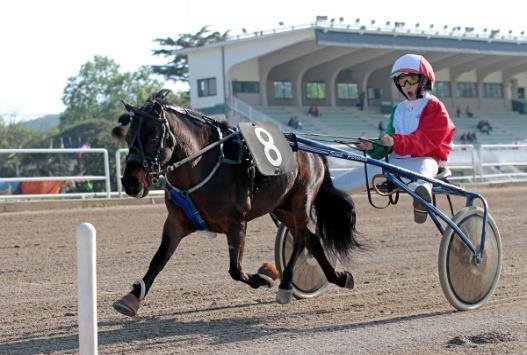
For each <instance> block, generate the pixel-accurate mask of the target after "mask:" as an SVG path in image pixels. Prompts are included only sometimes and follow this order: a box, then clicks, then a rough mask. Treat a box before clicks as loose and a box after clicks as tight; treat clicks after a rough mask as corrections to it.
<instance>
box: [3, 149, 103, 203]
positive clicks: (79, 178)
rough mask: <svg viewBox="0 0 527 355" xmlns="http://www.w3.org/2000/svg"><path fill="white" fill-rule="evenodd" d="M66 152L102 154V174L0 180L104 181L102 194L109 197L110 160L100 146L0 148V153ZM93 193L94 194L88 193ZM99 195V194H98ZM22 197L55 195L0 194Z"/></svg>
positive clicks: (21, 177)
mask: <svg viewBox="0 0 527 355" xmlns="http://www.w3.org/2000/svg"><path fill="white" fill-rule="evenodd" d="M44 153H50V154H68V153H82V154H102V155H103V159H104V175H99V176H98V175H90V176H88V175H82V176H79V175H76V176H28V177H24V176H15V177H0V182H23V181H100V180H104V181H105V182H106V184H105V186H106V192H105V194H104V195H103V196H105V197H107V198H109V197H110V196H111V185H110V162H109V158H108V151H107V150H106V149H102V148H89V149H84V148H62V149H60V148H57V149H55V148H49V149H45V148H43V149H40V148H39V149H0V155H2V154H44ZM59 195H60V196H66V195H67V196H68V197H84V196H85V195H87V194H83V193H71V194H59ZM89 195H94V194H89ZM99 195H100V194H99ZM21 197H23V198H42V197H57V195H56V194H54V195H45V194H44V195H1V196H0V198H2V199H20V198H21Z"/></svg>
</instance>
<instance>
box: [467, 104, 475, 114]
mask: <svg viewBox="0 0 527 355" xmlns="http://www.w3.org/2000/svg"><path fill="white" fill-rule="evenodd" d="M465 114H466V115H467V116H468V117H474V113H473V112H471V111H470V106H468V105H467V107H466V108H465Z"/></svg>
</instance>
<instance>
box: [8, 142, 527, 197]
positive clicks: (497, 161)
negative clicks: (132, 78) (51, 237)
mask: <svg viewBox="0 0 527 355" xmlns="http://www.w3.org/2000/svg"><path fill="white" fill-rule="evenodd" d="M127 152H128V149H118V150H117V151H116V153H115V169H116V171H115V178H116V186H117V192H112V191H111V186H110V179H111V176H110V168H109V159H108V152H107V150H106V149H97V148H96V149H80V148H71V149H0V156H1V155H2V154H20V153H23V154H42V153H50V154H65V153H83V154H84V153H92V154H93V153H99V154H103V157H104V175H101V176H93V175H89V176H87V175H84V176H38V177H18V176H17V177H0V182H15V181H16V182H22V181H58V180H61V181H88V180H92V181H98V180H104V181H105V186H106V188H105V190H106V191H105V192H94V193H65V194H55V195H0V199H21V198H23V199H33V198H43V197H44V198H46V197H52V198H57V197H58V198H64V197H68V198H87V197H106V198H110V197H123V195H124V194H123V191H122V185H121V175H122V164H121V160H122V158H123V154H124V153H127ZM357 164H359V165H360V163H353V162H350V161H348V160H342V159H331V160H330V171H331V172H332V173H333V174H339V173H342V172H343V171H347V170H349V169H351V168H353V167H356V166H358V165H357ZM448 166H449V168H450V169H451V170H452V171H453V172H454V176H452V177H451V178H450V180H451V181H461V182H469V183H480V182H512V181H527V144H499V145H481V146H479V147H474V146H473V145H470V144H463V145H455V146H454V150H453V151H452V154H451V156H450V160H449V162H448ZM151 193H152V194H153V195H157V194H163V191H162V190H154V191H151Z"/></svg>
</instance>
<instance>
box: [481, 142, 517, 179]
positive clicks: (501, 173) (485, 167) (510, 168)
mask: <svg viewBox="0 0 527 355" xmlns="http://www.w3.org/2000/svg"><path fill="white" fill-rule="evenodd" d="M520 167H523V168H524V169H523V171H522V170H521V169H519V168H520ZM525 167H527V144H482V145H481V146H480V147H479V166H478V169H479V174H478V177H479V179H480V181H489V180H490V181H518V180H521V181H524V180H527V172H526V171H527V170H526V169H525Z"/></svg>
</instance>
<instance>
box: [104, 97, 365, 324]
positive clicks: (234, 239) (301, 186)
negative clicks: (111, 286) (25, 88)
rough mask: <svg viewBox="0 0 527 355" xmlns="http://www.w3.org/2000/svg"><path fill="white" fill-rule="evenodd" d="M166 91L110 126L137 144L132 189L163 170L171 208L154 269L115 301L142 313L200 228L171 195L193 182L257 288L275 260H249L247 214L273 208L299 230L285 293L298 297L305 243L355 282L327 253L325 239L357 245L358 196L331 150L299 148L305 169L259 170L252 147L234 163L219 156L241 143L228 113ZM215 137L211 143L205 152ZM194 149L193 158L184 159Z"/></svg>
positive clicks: (206, 217) (266, 281) (243, 276)
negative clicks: (339, 179)
mask: <svg viewBox="0 0 527 355" xmlns="http://www.w3.org/2000/svg"><path fill="white" fill-rule="evenodd" d="M166 94H167V91H166V90H162V91H161V92H159V93H157V94H155V95H152V96H151V97H150V99H149V100H148V101H147V102H146V103H145V104H143V105H142V106H141V107H134V106H131V105H129V104H127V103H125V104H124V105H125V108H126V110H127V111H128V112H127V113H125V114H123V115H122V116H121V117H119V124H118V126H117V127H115V128H114V129H113V130H112V135H113V136H114V137H115V138H117V139H125V140H126V142H127V144H128V147H129V155H128V156H127V162H126V168H125V170H124V174H123V178H122V184H123V186H124V189H125V191H126V193H127V194H128V195H130V196H133V197H137V198H142V197H144V196H146V195H147V194H148V189H149V187H150V186H151V184H152V182H153V181H155V180H157V179H158V178H159V177H160V176H161V177H162V178H163V177H164V178H165V179H166V181H167V190H166V192H165V204H166V208H167V210H168V217H167V219H166V221H165V224H164V227H163V235H162V241H161V245H160V246H159V249H158V250H157V252H156V253H155V255H154V257H153V259H152V261H151V262H150V267H149V268H148V271H147V272H146V274H145V275H144V277H143V278H142V279H141V280H139V281H137V282H135V283H134V284H133V286H132V290H131V291H130V293H128V294H126V295H125V296H123V297H122V298H120V299H119V300H117V301H116V302H115V303H114V308H115V309H116V310H117V311H119V312H120V313H122V314H124V315H127V316H135V315H136V314H137V311H138V309H139V307H140V304H141V300H142V299H143V298H144V296H145V295H146V294H147V293H148V291H149V290H150V287H151V286H152V283H153V282H154V279H155V278H156V276H157V275H158V273H159V272H160V271H161V270H162V269H163V267H164V266H165V265H166V263H167V262H168V260H169V259H170V257H171V256H172V254H173V253H174V251H175V250H176V248H177V246H178V245H179V243H180V242H181V240H182V239H183V238H184V237H185V236H187V235H189V234H191V233H192V232H194V231H196V229H197V228H199V226H196V225H195V223H193V222H191V221H190V219H189V217H187V215H186V214H185V213H184V211H183V209H182V208H181V207H179V206H178V205H177V204H176V203H175V202H174V201H173V199H171V191H172V190H173V189H179V190H184V191H187V195H188V196H189V197H190V199H191V201H192V203H193V204H194V206H195V208H196V210H197V212H198V214H199V215H200V216H201V219H202V222H204V225H206V226H207V229H208V230H209V231H213V232H217V233H224V234H226V235H227V243H228V249H229V256H230V266H229V274H230V275H231V277H232V278H233V279H234V280H238V281H242V282H245V283H247V284H248V285H250V286H251V287H253V288H258V287H260V286H271V285H272V281H273V280H274V279H276V277H277V272H276V269H275V268H274V266H272V265H270V266H269V265H268V267H262V268H260V270H259V272H258V273H255V274H248V273H246V272H244V271H243V269H242V258H243V249H244V244H245V233H246V230H247V222H249V221H250V220H253V219H255V218H257V217H260V216H262V215H265V214H267V213H270V212H272V213H273V214H274V215H275V216H276V218H277V219H278V220H280V221H281V222H282V223H285V225H286V226H287V227H288V228H289V230H290V231H291V232H292V235H293V237H294V246H293V253H292V256H291V259H290V260H289V262H288V264H287V266H286V268H285V270H284V272H283V274H282V281H281V283H280V287H279V291H278V293H277V296H276V299H277V301H278V302H280V303H287V302H289V301H290V299H291V296H292V292H291V281H292V276H293V267H294V264H295V261H296V259H297V257H298V256H299V254H300V253H301V252H302V251H303V249H304V248H307V249H308V251H309V252H310V253H311V254H312V255H313V256H314V257H315V258H316V260H317V261H318V263H319V264H320V266H321V267H322V269H323V270H324V273H325V276H326V278H327V279H328V280H329V281H330V282H332V283H334V284H336V285H338V286H341V287H347V288H353V277H352V275H351V274H350V273H349V272H346V271H343V272H336V271H335V269H334V267H333V266H332V265H331V263H330V262H329V261H328V259H327V258H326V255H325V253H324V248H326V249H328V250H330V251H333V252H335V253H337V254H341V255H347V254H348V252H349V251H350V249H351V248H352V247H355V246H358V243H357V241H356V239H355V234H356V230H355V210H354V205H353V202H352V201H351V199H350V198H349V197H348V196H347V195H345V194H344V193H342V192H341V191H339V190H337V189H335V187H334V186H333V184H332V181H331V177H330V175H329V171H328V167H327V164H326V161H325V159H324V158H322V157H320V156H318V155H315V154H311V153H307V152H302V151H297V152H295V153H294V154H295V158H296V162H297V168H296V169H295V170H294V171H293V172H291V173H288V174H284V175H279V176H263V175H261V174H260V173H258V171H257V170H255V168H254V165H253V160H252V159H251V157H250V154H249V153H248V152H247V150H243V149H241V150H240V151H242V152H243V154H242V159H240V162H239V163H237V164H232V162H231V163H229V164H227V163H225V162H224V161H223V160H222V159H221V156H222V155H223V154H222V151H223V150H228V149H231V150H234V151H236V149H233V148H236V147H243V138H242V137H241V136H240V134H239V132H237V130H236V129H235V128H233V127H229V126H228V125H227V124H226V123H225V122H218V121H216V120H213V119H212V118H209V117H207V116H204V115H202V114H199V113H197V112H194V111H191V110H187V109H183V108H181V107H178V106H175V105H173V104H171V103H170V102H168V101H167V100H166V98H165V97H166ZM222 137H223V138H222ZM218 142H223V144H218ZM214 143H216V145H214ZM211 144H213V145H212V146H211V148H210V149H208V150H206V151H202V149H203V148H204V147H207V146H209V145H211ZM189 156H192V157H190V158H189V159H188V160H185V159H186V158H188V157H189ZM312 211H313V212H314V213H313V215H312V213H311V212H312ZM310 219H314V220H316V221H317V223H316V224H317V234H318V235H319V236H320V238H319V237H318V236H317V235H316V234H314V233H313V232H311V231H310V230H309V229H308V227H307V226H308V223H309V221H310Z"/></svg>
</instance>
